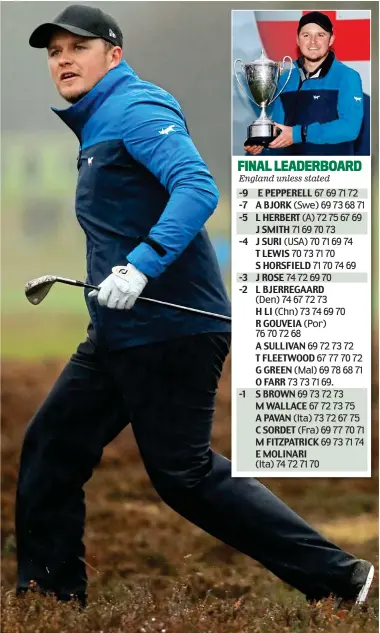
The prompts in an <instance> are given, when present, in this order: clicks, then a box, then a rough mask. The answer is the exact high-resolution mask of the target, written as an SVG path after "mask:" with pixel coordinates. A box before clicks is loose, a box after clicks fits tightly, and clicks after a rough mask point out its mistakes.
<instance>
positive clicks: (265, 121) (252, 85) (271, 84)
mask: <svg viewBox="0 0 380 633" xmlns="http://www.w3.org/2000/svg"><path fill="white" fill-rule="evenodd" d="M287 60H289V61H290V68H289V73H288V76H287V78H286V81H285V83H284V85H283V87H282V88H281V90H280V92H279V93H278V94H277V95H275V92H276V90H277V84H278V81H279V79H280V76H281V74H282V73H283V72H284V71H285V62H286V61H287ZM238 63H240V70H241V71H243V72H244V74H245V78H246V81H247V84H248V88H249V91H250V94H249V93H248V92H247V90H246V89H244V87H243V85H242V84H241V82H240V79H239V76H238V74H237V68H236V66H237V64H238ZM292 66H293V61H292V58H291V57H289V55H285V57H284V59H283V60H282V62H273V61H272V60H270V59H268V58H267V57H266V55H265V53H264V50H262V51H261V57H260V59H256V60H255V61H253V62H249V63H248V64H243V61H242V60H241V59H236V60H235V63H234V72H235V77H236V79H237V82H238V84H239V87H240V88H241V90H242V91H243V92H244V94H245V95H247V96H248V98H249V99H251V101H253V103H254V104H255V105H257V106H259V108H261V114H260V116H259V118H258V119H256V121H254V122H253V123H252V124H251V125H249V126H248V138H247V140H246V141H245V143H244V145H264V147H266V146H267V145H268V144H269V143H270V142H271V141H273V140H274V139H275V138H276V136H278V134H279V133H280V132H281V130H280V129H279V128H278V127H276V126H275V124H274V123H273V121H271V120H270V119H269V117H268V116H267V113H266V107H267V106H269V105H270V104H271V103H273V101H274V100H275V99H277V97H278V96H279V95H280V94H281V92H282V91H283V90H284V88H285V86H286V84H287V83H288V81H289V79H290V75H291V73H292Z"/></svg>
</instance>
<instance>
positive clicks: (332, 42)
mask: <svg viewBox="0 0 380 633" xmlns="http://www.w3.org/2000/svg"><path fill="white" fill-rule="evenodd" d="M334 42H335V35H332V36H331V37H330V41H329V46H332V45H333V44H334Z"/></svg>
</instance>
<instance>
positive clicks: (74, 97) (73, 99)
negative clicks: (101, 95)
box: [61, 90, 88, 104]
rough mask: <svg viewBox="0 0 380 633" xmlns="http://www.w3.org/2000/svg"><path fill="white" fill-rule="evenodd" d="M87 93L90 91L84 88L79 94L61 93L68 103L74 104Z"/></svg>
mask: <svg viewBox="0 0 380 633" xmlns="http://www.w3.org/2000/svg"><path fill="white" fill-rule="evenodd" d="M87 93H88V90H84V91H83V92H79V93H77V94H72V95H70V94H69V95H63V94H61V97H63V99H64V100H65V101H67V102H68V103H71V104H74V103H77V102H78V101H80V100H81V99H82V98H83V97H84V96H85V95H86V94H87Z"/></svg>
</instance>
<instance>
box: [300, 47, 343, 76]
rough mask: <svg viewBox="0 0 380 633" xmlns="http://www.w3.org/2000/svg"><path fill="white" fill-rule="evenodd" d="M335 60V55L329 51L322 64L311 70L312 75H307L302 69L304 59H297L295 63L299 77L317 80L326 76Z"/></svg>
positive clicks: (303, 68)
mask: <svg viewBox="0 0 380 633" xmlns="http://www.w3.org/2000/svg"><path fill="white" fill-rule="evenodd" d="M334 59H335V55H334V53H333V51H329V52H328V55H327V57H326V59H325V60H324V61H323V62H322V64H321V65H320V66H318V68H316V69H315V70H313V72H312V73H308V72H307V71H306V70H305V67H304V63H305V59H304V57H299V58H298V59H297V61H296V64H297V66H298V68H299V70H300V73H301V76H302V77H303V79H312V78H313V77H315V76H317V77H318V78H321V77H325V76H326V75H327V73H328V72H329V70H330V68H331V66H332V63H333V61H334Z"/></svg>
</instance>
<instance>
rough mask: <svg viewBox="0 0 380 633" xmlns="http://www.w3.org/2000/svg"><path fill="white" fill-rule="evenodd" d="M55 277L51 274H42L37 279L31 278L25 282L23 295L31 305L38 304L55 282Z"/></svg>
mask: <svg viewBox="0 0 380 633" xmlns="http://www.w3.org/2000/svg"><path fill="white" fill-rule="evenodd" d="M56 280H57V277H54V276H53V275H44V276H43V277H38V278H37V279H32V280H31V281H28V283H27V284H25V296H26V298H27V299H28V301H30V303H32V304H33V305H35V306H36V305H38V304H39V303H41V301H43V300H44V299H45V297H46V295H47V294H48V292H49V290H50V288H51V287H52V285H53V284H54V283H55V282H56Z"/></svg>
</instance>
